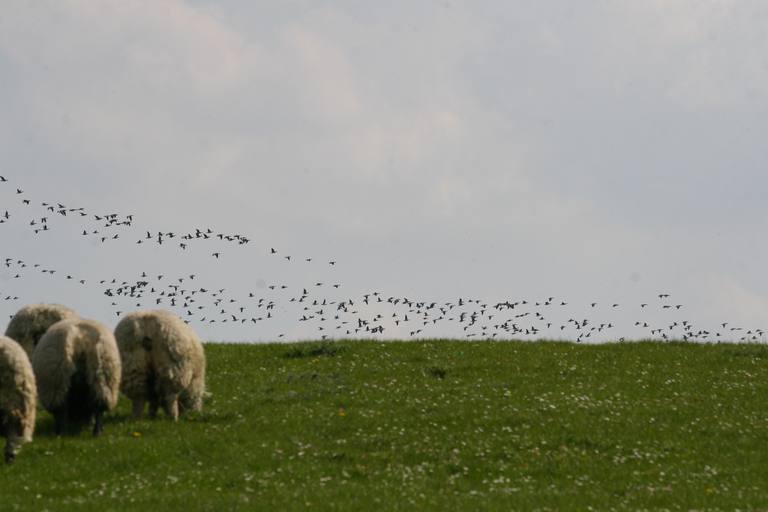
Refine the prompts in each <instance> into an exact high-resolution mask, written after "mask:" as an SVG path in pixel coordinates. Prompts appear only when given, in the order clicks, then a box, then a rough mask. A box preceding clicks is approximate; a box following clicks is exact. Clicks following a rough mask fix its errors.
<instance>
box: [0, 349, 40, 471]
mask: <svg viewBox="0 0 768 512" xmlns="http://www.w3.org/2000/svg"><path fill="white" fill-rule="evenodd" d="M36 406H37V388H36V387H35V374H34V373H32V365H31V364H30V363H29V357H27V353H26V352H24V349H22V348H21V346H20V345H19V344H18V343H16V342H15V341H13V340H12V339H11V338H8V337H5V336H0V428H2V433H3V436H5V439H6V441H5V462H12V461H13V459H15V458H16V454H17V453H18V452H19V449H20V448H21V444H22V443H24V442H28V441H31V440H32V433H33V432H34V430H35V412H36Z"/></svg>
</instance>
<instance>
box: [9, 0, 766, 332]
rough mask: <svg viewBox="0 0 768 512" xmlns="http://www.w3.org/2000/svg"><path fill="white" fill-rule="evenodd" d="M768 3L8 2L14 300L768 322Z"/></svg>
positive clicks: (286, 321) (403, 324)
mask: <svg viewBox="0 0 768 512" xmlns="http://www.w3.org/2000/svg"><path fill="white" fill-rule="evenodd" d="M766 21H768V5H767V4H765V2H759V1H749V0H739V1H736V0H644V1H639V2H619V1H609V0H585V1H583V2H578V4H577V3H574V2H570V1H565V0H563V1H560V0H542V1H538V2H522V1H508V0H507V1H490V0H489V1H473V2H461V1H454V0H449V1H419V0H416V1H414V0H409V1H398V0H394V1H391V2H376V3H372V2H352V1H341V0H324V1H317V0H315V1H301V0H293V1H285V0H281V1H263V2H250V1H245V0H240V1H235V0H232V1H213V0H210V1H205V0H198V1H192V0H187V1H184V0H166V1H159V2H158V1H140V0H136V1H131V2H125V1H110V0H105V1H99V2H93V1H90V0H81V1H76V0H62V1H41V2H34V3H30V2H25V1H21V0H19V1H15V0H9V1H7V2H4V4H3V16H2V17H0V112H2V116H0V175H2V176H3V177H4V178H6V179H7V181H6V182H2V183H0V215H2V214H3V213H5V212H8V218H7V219H6V222H4V223H2V224H0V237H2V241H3V244H2V251H0V263H4V265H3V266H2V267H0V316H2V315H6V316H5V317H4V318H8V317H9V316H10V315H12V314H13V313H14V312H15V311H16V310H17V309H18V308H20V307H21V306H22V305H24V304H27V303H33V302H60V303H63V304H67V305H69V306H71V307H73V308H74V309H76V310H77V311H78V312H79V313H80V314H81V315H83V316H85V317H89V318H94V319H97V320H100V321H102V322H104V323H106V324H108V325H110V326H113V325H114V324H115V323H116V322H117V321H118V320H119V315H118V313H117V312H118V311H120V312H121V313H120V314H122V313H124V312H127V311H131V310H133V309H140V308H145V307H163V308H168V309H171V310H173V311H175V312H176V313H178V314H179V315H181V316H182V317H184V318H185V319H187V320H188V321H189V322H190V325H192V326H193V327H194V328H195V329H196V330H197V331H198V332H199V334H200V335H201V337H203V339H206V340H219V341H270V340H294V339H314V338H319V337H321V336H327V337H329V338H335V337H374V338H384V339H390V338H400V337H405V338H410V337H415V338H418V337H437V336H450V337H466V336H467V335H470V337H477V338H485V337H491V336H492V335H495V336H496V337H500V338H521V339H537V338H542V337H544V338H557V339H572V340H575V339H578V340H579V341H605V340H615V339H619V338H626V339H635V338H642V337H660V335H661V334H665V335H668V336H670V337H674V336H673V334H680V335H682V334H685V327H684V326H685V324H683V323H682V322H686V323H687V324H689V325H693V326H695V328H693V329H688V332H689V333H690V332H697V333H701V331H706V334H700V335H699V336H698V337H696V339H707V340H715V339H723V340H725V339H738V338H740V337H742V336H745V333H746V332H747V331H751V334H752V335H757V338H758V339H760V340H763V341H764V340H765V338H764V336H763V334H762V329H763V328H765V327H768V273H766V272H765V261H766V258H765V256H766V254H768V250H767V249H768V239H766V237H765V236H762V235H763V234H764V233H765V232H766V227H768V202H766V201H765V198H764V194H765V193H766V191H768V170H766V167H765V162H766V161H767V159H766V156H768V155H767V154H768V145H766V144H765V142H764V134H765V133H766V132H768V115H767V114H768V33H766V31H765V30H764V27H765V23H766ZM19 190H21V193H19V192H18V191H19ZM24 200H28V201H29V204H25V203H24ZM42 203H46V204H47V205H52V207H51V209H49V208H48V207H47V206H43V204H42ZM59 204H61V205H63V206H64V207H65V208H61V207H59V206H58V205H59ZM77 208H83V210H80V211H77ZM61 210H69V211H68V212H66V213H67V214H66V215H64V214H62V213H61ZM80 212H83V213H85V215H81V214H80ZM112 213H114V214H117V216H118V217H115V218H114V219H115V220H114V221H113V222H114V223H113V224H112V225H109V224H108V222H109V220H108V218H106V219H105V218H104V217H103V215H104V214H112ZM128 215H130V216H131V217H130V220H129V218H128V217H127V216H128ZM96 216H99V219H96ZM44 217H45V218H46V220H45V221H43V220H42V219H43V218H44ZM118 219H119V222H130V225H128V224H119V222H118ZM32 222H34V224H31V223H32ZM44 224H47V227H48V229H45V230H43V229H42V227H41V226H43V225H44ZM38 228H39V231H38V232H35V229H38ZM208 229H210V233H209V236H210V237H211V238H210V239H205V238H200V237H195V238H193V239H190V240H184V239H182V238H181V236H182V235H183V234H195V233H199V232H196V230H201V231H202V232H204V233H207V230H208ZM83 231H85V234H83ZM94 231H97V232H96V233H94ZM147 232H149V234H150V238H147V237H146V235H147ZM158 232H160V233H163V236H161V237H159V238H160V239H162V241H163V243H159V242H158V236H157V233H158ZM167 233H174V235H175V236H174V237H169V236H168V235H167ZM218 234H221V235H223V238H222V239H218V237H217V236H216V235H218ZM114 235H118V238H117V239H113V238H112V237H113V236H114ZM234 235H237V237H235V236H234ZM226 236H229V238H230V240H227V238H226ZM102 238H105V240H103V241H102ZM243 238H245V239H247V242H244V243H240V242H241V241H242V239H243ZM140 240H141V241H142V243H137V242H138V241H140ZM182 243H186V245H187V247H186V248H182V247H181V246H180V244H182ZM273 249H274V253H273V252H272V250H273ZM214 254H216V255H214ZM286 256H290V257H291V259H290V260H288V259H287V258H286ZM6 258H10V260H6ZM308 258H311V261H306V260H307V259H308ZM20 261H21V263H19V262H20ZM330 261H335V264H330V263H329V262H330ZM34 265H39V266H38V267H35V266H34ZM42 270H55V273H53V274H51V273H49V272H42ZM67 275H69V276H71V277H72V279H67V278H66V276H67ZM161 275H162V276H163V277H162V278H158V276H161ZM190 275H194V276H195V277H194V278H191V277H189V276H190ZM16 276H18V277H16ZM112 279H115V283H114V284H113V283H111V280H112ZM179 279H181V281H179ZM80 280H82V281H85V282H84V283H80ZM101 281H105V282H104V283H101ZM123 282H125V283H128V285H126V286H127V288H124V289H121V292H123V291H125V292H126V293H130V291H129V290H130V286H131V285H136V283H138V282H144V283H147V284H146V285H138V291H137V290H136V289H134V292H133V293H134V294H137V293H138V294H139V295H140V296H134V297H126V296H123V295H120V294H118V295H116V294H115V293H116V290H117V289H118V288H120V285H121V283H123ZM174 283H175V284H174ZM318 283H322V284H318ZM172 284H174V285H175V286H178V288H176V289H174V288H172V287H171V288H169V286H171V285H172ZM110 285H111V286H110ZM334 285H338V287H334ZM270 286H273V287H274V288H270ZM282 286H285V288H282ZM201 288H202V289H204V290H206V291H205V292H201V291H199V289H201ZM305 289H306V293H305V292H304V290H305ZM174 290H175V291H176V292H177V295H176V296H169V294H170V293H172V292H173V291H174ZM179 290H181V291H179ZM191 290H196V291H197V292H196V295H194V296H192V295H190V294H189V292H190V291H191ZM219 290H223V291H219ZM105 292H107V293H112V295H111V296H110V295H108V294H105ZM374 292H376V293H378V294H379V295H372V294H373V293H374ZM163 293H164V294H163ZM214 293H216V294H217V295H214ZM659 294H669V297H662V298H659V297H658V295H659ZM251 295H252V296H251ZM365 295H368V296H369V297H368V302H369V303H368V304H365V302H364V300H365V299H364V297H365ZM185 297H190V298H191V299H194V301H193V302H191V301H190V300H189V299H185ZM302 297H303V298H302ZM550 297H552V298H553V299H552V300H551V301H550V300H549V298H550ZM378 298H382V302H378ZM2 299H6V300H2ZM158 299H159V300H160V302H158ZM172 299H176V300H173V301H172ZM259 299H262V300H261V303H259ZM291 299H294V300H291ZM395 299H399V300H398V302H397V303H395V302H394V301H395ZM403 299H405V300H403ZM468 299H472V300H473V301H474V300H477V302H469V303H467V300H468ZM177 301H178V302H177ZM323 301H325V305H323ZM523 301H525V303H523ZM172 302H173V303H174V304H172ZM536 302H538V303H539V305H538V306H536V305H535V304H536ZM547 302H549V303H548V304H545V303H547ZM113 303H114V304H113ZM341 303H344V304H341ZM562 303H565V304H564V305H561V304H562ZM592 303H595V305H594V306H592ZM340 304H341V305H342V309H338V308H339V306H340ZM431 304H434V306H431V308H430V305H431ZM497 304H507V305H506V306H501V307H499V308H494V307H493V306H494V305H497ZM614 304H618V306H613V305H614ZM641 304H648V305H647V306H642V307H641V306H640V305H641ZM268 305H269V308H268V307H267V306H268ZM483 305H485V306H483ZM510 305H514V307H510ZM665 305H666V306H670V307H666V308H665V307H664V306H665ZM678 305H680V307H679V308H678V307H677V306H678ZM441 307H442V308H443V309H444V310H445V311H444V312H443V311H440V308H441ZM240 308H243V309H242V310H240ZM305 308H306V309H305ZM409 311H410V313H409ZM461 311H464V312H465V315H464V316H461V314H460V312H461ZM473 312H475V313H476V319H475V320H474V321H473V320H471V318H472V314H473ZM526 312H527V313H528V315H525V313H526ZM537 313H538V314H537ZM409 314H410V316H409V319H408V320H405V317H406V316H407V315H409ZM393 315H394V316H393ZM489 315H493V316H494V318H488V317H489ZM516 315H525V316H520V317H516ZM539 315H541V317H543V319H542V318H541V317H540V316H539ZM336 316H338V317H339V318H335V317H336ZM305 318H306V319H305ZM417 318H418V320H417ZM224 320H227V321H226V322H225V321H224ZM584 320H588V322H587V324H586V326H583V325H582V323H583V321H584ZM361 321H362V323H361ZM505 321H506V323H505ZM343 322H346V323H343ZM638 322H640V324H639V325H638V324H637V323H638ZM0 323H1V322H0ZM673 323H676V324H677V325H676V326H674V327H671V326H672V324H673ZM723 323H726V324H727V325H726V326H722V324H723ZM469 324H471V325H469ZM502 324H503V325H506V327H507V328H509V326H510V325H512V324H514V325H515V326H516V327H515V328H513V330H512V332H511V333H510V331H509V330H508V329H504V328H500V327H498V326H499V325H502ZM547 324H550V327H546V325H547ZM601 324H603V327H602V328H600V329H598V326H600V325H601ZM609 324H610V327H608V325H609ZM646 324H647V325H646ZM494 325H495V326H496V327H494ZM379 326H380V327H383V328H384V330H383V331H381V332H380V331H379V330H378V329H376V328H377V327H379ZM482 326H485V329H482ZM561 326H564V328H561ZM320 327H322V328H323V329H320ZM532 327H535V328H533V329H531V328H532ZM593 327H594V328H595V329H594V330H593V329H592V328H593ZM355 328H357V329H358V330H357V332H355ZM517 328H519V330H516V329H517ZM732 328H735V329H736V330H731V329H732ZM372 329H373V330H374V331H375V332H371V330H372ZM655 329H664V330H660V331H656V330H655ZM675 329H677V330H675ZM681 329H682V330H681ZM757 329H760V332H755V330H757ZM526 330H527V333H526ZM652 330H653V332H651V331H652ZM347 331H350V332H349V334H347ZM587 334H589V336H587ZM716 334H717V335H718V336H717V337H716V336H715V335H716ZM678 337H679V336H678Z"/></svg>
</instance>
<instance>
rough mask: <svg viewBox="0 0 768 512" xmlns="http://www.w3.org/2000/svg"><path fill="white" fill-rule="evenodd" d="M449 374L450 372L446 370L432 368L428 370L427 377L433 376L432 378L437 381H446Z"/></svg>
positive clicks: (436, 367) (437, 367)
mask: <svg viewBox="0 0 768 512" xmlns="http://www.w3.org/2000/svg"><path fill="white" fill-rule="evenodd" d="M447 374H448V370H446V369H445V368H441V367H439V366H430V367H429V368H427V375H431V376H432V377H434V378H436V379H441V380H442V379H444V378H445V376H446V375H447Z"/></svg>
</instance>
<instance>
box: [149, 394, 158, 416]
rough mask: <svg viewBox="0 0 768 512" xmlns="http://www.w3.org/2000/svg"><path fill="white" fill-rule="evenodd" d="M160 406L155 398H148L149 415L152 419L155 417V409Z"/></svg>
mask: <svg viewBox="0 0 768 512" xmlns="http://www.w3.org/2000/svg"><path fill="white" fill-rule="evenodd" d="M159 408H160V404H159V403H157V400H154V399H152V400H150V401H149V417H150V418H152V419H155V418H157V410H158V409H159Z"/></svg>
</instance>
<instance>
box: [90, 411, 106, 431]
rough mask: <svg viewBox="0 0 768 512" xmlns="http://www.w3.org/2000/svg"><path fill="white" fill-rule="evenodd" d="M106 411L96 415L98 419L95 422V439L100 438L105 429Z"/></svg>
mask: <svg viewBox="0 0 768 512" xmlns="http://www.w3.org/2000/svg"><path fill="white" fill-rule="evenodd" d="M103 418H104V411H98V412H97V413H96V419H95V421H94V422H93V437H98V436H99V434H101V431H102V430H103V429H104V425H103Z"/></svg>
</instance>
